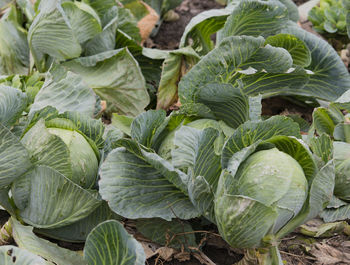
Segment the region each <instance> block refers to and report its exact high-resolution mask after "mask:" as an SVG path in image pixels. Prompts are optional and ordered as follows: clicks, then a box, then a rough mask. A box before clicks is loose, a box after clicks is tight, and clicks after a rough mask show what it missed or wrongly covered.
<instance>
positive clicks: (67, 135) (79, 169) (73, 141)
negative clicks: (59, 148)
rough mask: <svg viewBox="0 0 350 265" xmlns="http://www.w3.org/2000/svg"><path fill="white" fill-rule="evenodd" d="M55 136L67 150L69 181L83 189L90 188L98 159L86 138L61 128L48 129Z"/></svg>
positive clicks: (94, 178) (94, 177)
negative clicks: (70, 170)
mask: <svg viewBox="0 0 350 265" xmlns="http://www.w3.org/2000/svg"><path fill="white" fill-rule="evenodd" d="M48 131H49V133H51V134H54V135H57V136H58V137H60V138H61V139H62V140H63V142H64V143H65V144H66V146H67V148H68V150H69V156H70V162H71V169H72V176H71V177H70V179H71V180H72V181H73V182H74V183H76V184H78V185H80V186H81V187H83V188H91V187H92V186H93V185H94V184H95V181H96V177H97V171H98V159H97V157H96V154H95V152H94V150H93V148H92V147H91V145H90V143H89V142H88V141H87V140H86V138H85V137H84V136H83V135H82V134H80V133H79V132H77V131H74V130H66V129H61V128H48Z"/></svg>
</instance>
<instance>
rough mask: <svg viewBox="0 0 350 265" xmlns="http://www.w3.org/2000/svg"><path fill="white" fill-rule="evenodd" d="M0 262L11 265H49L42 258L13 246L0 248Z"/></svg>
mask: <svg viewBox="0 0 350 265" xmlns="http://www.w3.org/2000/svg"><path fill="white" fill-rule="evenodd" d="M0 262H1V263H2V264H13V265H50V263H49V262H47V261H46V260H44V259H43V258H41V257H39V256H36V255H34V254H32V253H30V252H29V251H27V250H24V249H20V248H18V247H15V246H1V247H0Z"/></svg>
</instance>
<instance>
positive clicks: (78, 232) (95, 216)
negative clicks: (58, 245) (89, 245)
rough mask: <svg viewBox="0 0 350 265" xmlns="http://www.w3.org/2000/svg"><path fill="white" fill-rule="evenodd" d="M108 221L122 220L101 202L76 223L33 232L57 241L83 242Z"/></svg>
mask: <svg viewBox="0 0 350 265" xmlns="http://www.w3.org/2000/svg"><path fill="white" fill-rule="evenodd" d="M110 219H116V220H121V219H122V218H121V217H120V216H118V215H116V214H115V213H113V212H112V211H111V210H110V209H109V207H108V205H107V203H106V202H102V204H101V205H100V206H99V207H98V208H97V209H96V210H95V211H93V212H92V213H91V214H90V215H89V216H88V217H86V218H84V219H82V220H80V221H78V222H76V223H73V224H71V225H68V226H63V227H59V228H55V229H35V230H34V231H35V232H36V233H39V234H42V235H45V236H48V237H50V238H54V239H58V240H63V241H68V242H85V240H86V237H87V236H88V234H89V233H90V232H91V230H92V229H93V228H95V227H96V226H97V225H98V224H100V223H102V222H104V221H106V220H110Z"/></svg>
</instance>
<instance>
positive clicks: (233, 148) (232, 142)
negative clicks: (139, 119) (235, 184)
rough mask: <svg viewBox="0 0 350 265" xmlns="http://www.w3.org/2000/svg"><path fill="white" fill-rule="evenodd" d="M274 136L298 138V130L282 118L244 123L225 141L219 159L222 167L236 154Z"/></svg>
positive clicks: (291, 122) (289, 121)
mask: <svg viewBox="0 0 350 265" xmlns="http://www.w3.org/2000/svg"><path fill="white" fill-rule="evenodd" d="M275 135H286V136H295V137H298V138H300V129H299V126H298V124H297V123H295V122H293V120H292V119H289V118H286V117H282V116H274V117H271V118H270V119H268V120H265V121H258V122H256V121H254V122H253V121H249V122H246V123H244V124H243V125H241V126H240V127H238V128H237V130H236V131H235V132H234V134H233V135H232V136H231V137H230V138H229V139H228V140H227V141H226V143H225V146H224V149H223V152H222V158H221V164H222V167H223V168H226V167H227V166H228V162H229V160H230V159H231V157H232V155H233V154H235V153H236V152H238V151H240V150H242V149H243V148H245V147H248V146H250V145H252V144H254V143H257V142H259V141H261V140H268V139H270V138H271V137H273V136H275Z"/></svg>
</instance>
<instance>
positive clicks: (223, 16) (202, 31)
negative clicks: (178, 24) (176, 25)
mask: <svg viewBox="0 0 350 265" xmlns="http://www.w3.org/2000/svg"><path fill="white" fill-rule="evenodd" d="M229 14H231V11H230V10H227V9H218V10H215V9H214V10H209V11H204V12H202V13H200V14H198V15H197V16H195V17H194V18H192V20H191V21H190V22H189V23H188V24H187V26H186V28H185V31H184V33H183V35H182V37H181V41H180V47H185V46H187V45H188V44H189V42H190V40H192V41H193V43H192V44H191V47H193V49H194V50H195V51H196V52H197V53H198V54H200V55H205V54H207V53H208V52H209V51H211V50H212V49H213V48H214V44H213V42H212V40H211V39H210V37H211V35H212V34H214V33H215V32H217V31H218V30H220V29H221V28H222V27H223V26H224V24H225V22H226V20H227V17H228V16H229Z"/></svg>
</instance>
